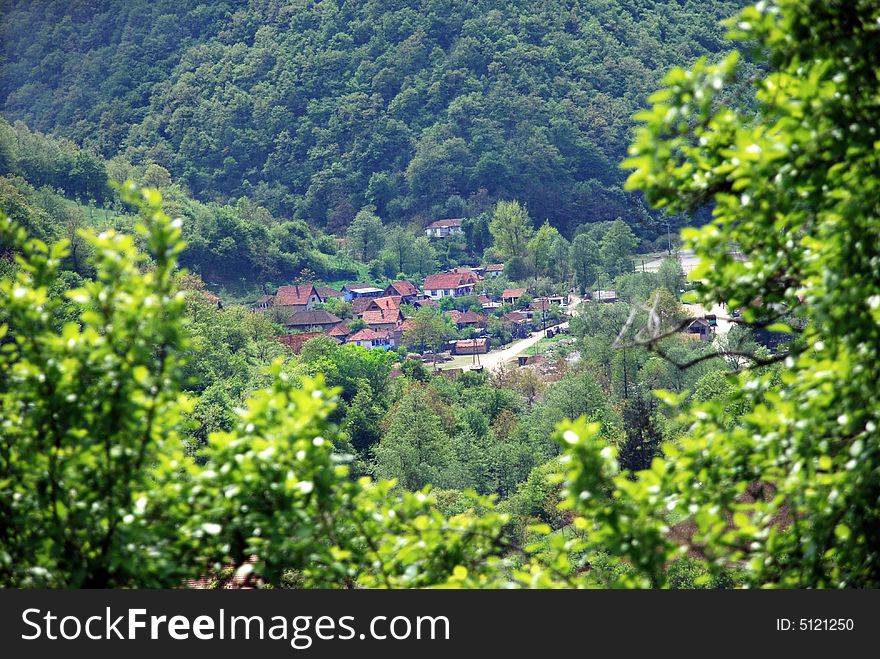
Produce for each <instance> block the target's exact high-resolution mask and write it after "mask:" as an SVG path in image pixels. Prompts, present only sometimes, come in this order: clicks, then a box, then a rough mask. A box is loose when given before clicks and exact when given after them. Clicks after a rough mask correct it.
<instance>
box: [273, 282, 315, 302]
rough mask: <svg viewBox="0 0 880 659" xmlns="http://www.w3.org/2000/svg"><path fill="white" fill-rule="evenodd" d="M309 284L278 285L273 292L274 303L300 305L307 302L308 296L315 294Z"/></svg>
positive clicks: (313, 288)
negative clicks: (276, 289)
mask: <svg viewBox="0 0 880 659" xmlns="http://www.w3.org/2000/svg"><path fill="white" fill-rule="evenodd" d="M317 294H318V293H317V291H316V290H315V287H314V286H312V285H311V284H308V285H301V286H279V287H278V291H277V292H276V293H275V304H278V305H281V306H285V307H286V306H293V305H296V306H301V305H306V304H308V303H309V298H310V297H312V296H313V295H317Z"/></svg>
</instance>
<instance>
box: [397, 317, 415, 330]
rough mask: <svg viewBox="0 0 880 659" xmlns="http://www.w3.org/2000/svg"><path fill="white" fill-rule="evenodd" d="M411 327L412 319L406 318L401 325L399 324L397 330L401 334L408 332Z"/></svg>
mask: <svg viewBox="0 0 880 659" xmlns="http://www.w3.org/2000/svg"><path fill="white" fill-rule="evenodd" d="M412 327H413V319H412V318H407V319H406V320H404V321H403V322H402V323H400V327H398V328H397V329H399V330H400V331H401V332H408V331H409V330H411V329H412Z"/></svg>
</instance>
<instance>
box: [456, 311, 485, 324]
mask: <svg viewBox="0 0 880 659" xmlns="http://www.w3.org/2000/svg"><path fill="white" fill-rule="evenodd" d="M485 321H486V317H485V316H483V315H482V314H478V313H477V312H476V311H465V312H464V313H462V314H459V315H458V318H456V319H455V323H456V324H457V325H465V324H474V325H479V324H480V323H484V322H485Z"/></svg>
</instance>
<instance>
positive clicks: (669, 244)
mask: <svg viewBox="0 0 880 659" xmlns="http://www.w3.org/2000/svg"><path fill="white" fill-rule="evenodd" d="M664 224H665V225H666V249H667V250H668V251H669V255H670V256H672V237H671V234H670V232H669V220H666V221H665V222H664Z"/></svg>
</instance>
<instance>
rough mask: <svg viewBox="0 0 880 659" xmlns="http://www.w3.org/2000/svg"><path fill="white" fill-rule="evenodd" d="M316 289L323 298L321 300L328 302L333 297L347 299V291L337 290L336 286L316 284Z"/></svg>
mask: <svg viewBox="0 0 880 659" xmlns="http://www.w3.org/2000/svg"><path fill="white" fill-rule="evenodd" d="M315 290H316V291H318V297H320V298H321V302H326V301H327V300H329V299H331V298H338V299H340V300H344V299H345V293H343V292H342V291H337V290H336V289H335V288H328V287H327V286H315Z"/></svg>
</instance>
